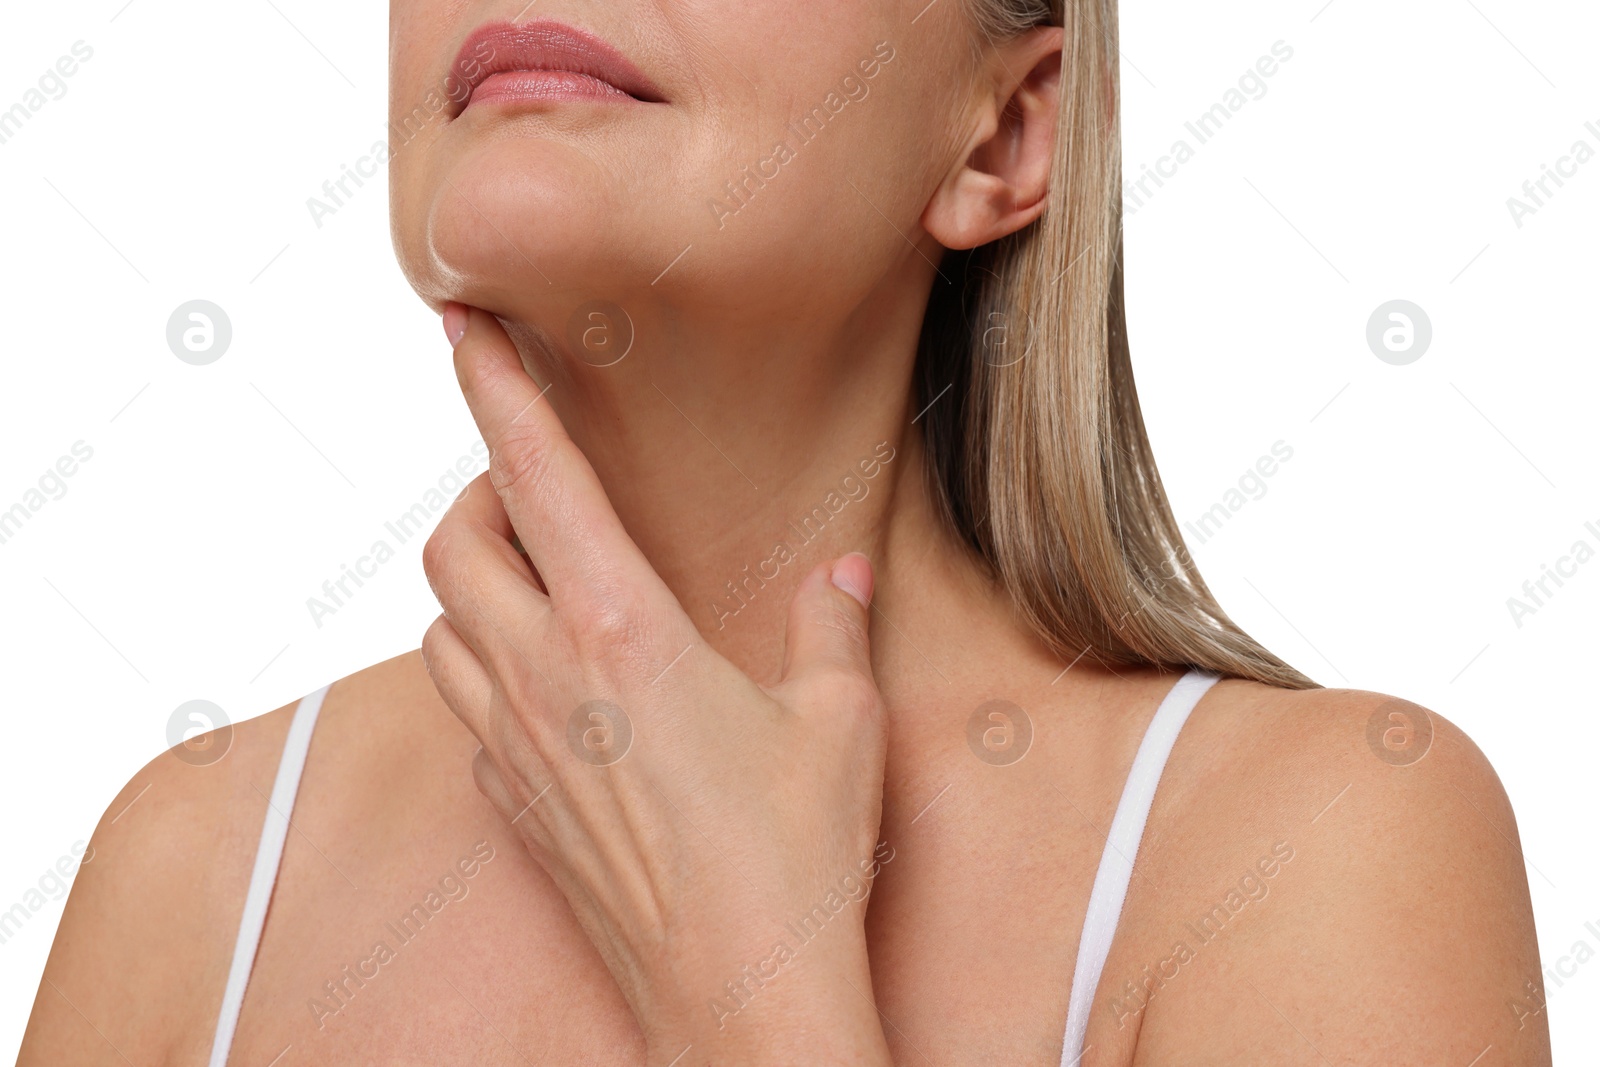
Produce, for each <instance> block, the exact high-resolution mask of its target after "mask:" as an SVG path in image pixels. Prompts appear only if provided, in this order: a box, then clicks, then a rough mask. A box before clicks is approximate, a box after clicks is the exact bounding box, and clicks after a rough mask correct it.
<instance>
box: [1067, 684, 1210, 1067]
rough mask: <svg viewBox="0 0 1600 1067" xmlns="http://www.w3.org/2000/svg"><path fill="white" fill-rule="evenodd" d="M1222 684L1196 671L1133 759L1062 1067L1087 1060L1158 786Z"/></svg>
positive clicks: (1081, 960) (1095, 894)
mask: <svg viewBox="0 0 1600 1067" xmlns="http://www.w3.org/2000/svg"><path fill="white" fill-rule="evenodd" d="M1219 680H1220V679H1219V678H1218V677H1217V676H1216V675H1214V674H1202V673H1200V672H1199V671H1190V672H1189V673H1188V674H1185V675H1184V676H1183V677H1182V678H1179V679H1178V682H1177V684H1176V685H1174V686H1173V687H1172V689H1171V690H1170V691H1169V692H1168V693H1167V696H1166V699H1165V700H1163V701H1162V702H1161V706H1160V707H1159V708H1157V709H1156V716H1155V718H1154V719H1151V720H1150V725H1149V727H1148V728H1147V729H1146V730H1145V732H1144V740H1143V741H1141V742H1140V743H1139V751H1138V753H1136V754H1135V755H1134V757H1133V767H1132V768H1131V769H1130V770H1129V771H1128V780H1127V782H1126V783H1125V784H1124V785H1123V787H1122V799H1121V800H1120V801H1118V803H1117V813H1116V815H1115V816H1114V817H1113V818H1112V820H1111V833H1110V834H1108V835H1107V836H1106V847H1105V851H1104V852H1102V853H1101V854H1100V869H1099V870H1098V871H1097V872H1095V876H1094V889H1092V890H1091V891H1090V893H1089V910H1088V912H1087V913H1085V915H1084V917H1083V936H1082V937H1081V938H1080V939H1079V940H1078V962H1077V964H1076V965H1075V966H1074V967H1073V969H1072V992H1071V996H1070V999H1069V1000H1068V1002H1067V1036H1066V1039H1065V1041H1064V1042H1063V1043H1062V1046H1061V1067H1076V1064H1077V1062H1078V1061H1079V1060H1080V1059H1082V1058H1083V1053H1084V1051H1085V1049H1084V1047H1083V1036H1084V1034H1085V1033H1087V1032H1088V1030H1089V1009H1090V1008H1091V1007H1092V1006H1093V1004H1094V995H1095V992H1096V990H1098V988H1099V986H1100V972H1101V971H1103V970H1104V969H1105V965H1106V957H1107V956H1109V955H1110V954H1111V941H1112V938H1113V937H1114V936H1115V935H1116V932H1117V920H1118V919H1120V918H1121V917H1122V902H1123V900H1124V899H1126V898H1127V895H1128V883H1129V882H1130V881H1131V880H1132V878H1133V861H1134V857H1136V856H1137V855H1138V853H1139V841H1140V839H1141V838H1142V837H1144V824H1145V820H1146V819H1148V818H1149V817H1150V804H1151V802H1152V801H1153V800H1155V796H1156V785H1157V783H1159V782H1160V781H1161V772H1162V770H1163V769H1164V768H1165V767H1166V765H1167V757H1168V756H1169V755H1171V754H1172V745H1173V743H1174V742H1175V741H1177V740H1178V731H1179V730H1181V729H1183V724H1184V722H1186V721H1187V720H1188V718H1189V713H1190V712H1191V711H1193V710H1194V706H1195V705H1196V704H1198V703H1199V702H1200V698H1201V697H1202V696H1204V695H1205V693H1206V690H1208V689H1210V688H1211V687H1212V686H1213V685H1216V684H1217V682H1218V681H1219Z"/></svg>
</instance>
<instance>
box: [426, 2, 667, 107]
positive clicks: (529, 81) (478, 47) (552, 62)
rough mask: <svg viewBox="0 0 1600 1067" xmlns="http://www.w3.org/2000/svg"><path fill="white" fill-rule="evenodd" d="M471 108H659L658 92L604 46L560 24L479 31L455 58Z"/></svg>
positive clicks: (504, 24)
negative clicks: (523, 104) (596, 103)
mask: <svg viewBox="0 0 1600 1067" xmlns="http://www.w3.org/2000/svg"><path fill="white" fill-rule="evenodd" d="M454 69H455V70H456V71H458V72H460V74H461V76H462V77H465V78H466V79H467V84H468V87H469V95H468V96H467V97H466V99H465V100H464V102H462V103H461V104H460V105H458V113H459V112H460V111H465V110H466V109H467V108H470V107H472V106H474V105H480V104H487V103H491V102H494V103H514V102H517V101H536V100H604V101H618V100H638V101H643V102H647V103H660V102H663V101H664V100H665V97H663V96H662V94H661V90H659V89H657V88H656V86H655V84H654V83H653V82H651V81H650V79H649V78H647V77H645V75H644V73H643V72H642V71H640V70H639V68H638V67H636V66H634V65H633V64H632V63H631V62H629V60H628V58H627V57H626V56H624V55H623V54H622V53H621V52H619V51H617V50H616V49H615V48H613V47H612V46H611V45H610V44H608V43H607V42H605V41H603V40H601V39H600V38H598V37H596V36H594V35H593V34H591V33H586V32H584V31H583V30H579V29H576V28H574V27H572V26H568V25H565V24H564V23H560V22H551V21H548V20H541V21H538V22H529V23H524V24H522V25H520V26H514V25H512V24H511V23H509V22H493V23H489V24H487V25H484V26H480V27H479V28H478V29H477V30H475V31H473V33H472V34H471V35H470V36H469V37H468V38H467V39H466V41H465V43H463V44H462V46H461V51H460V53H459V54H458V55H457V56H456V64H455V68H454Z"/></svg>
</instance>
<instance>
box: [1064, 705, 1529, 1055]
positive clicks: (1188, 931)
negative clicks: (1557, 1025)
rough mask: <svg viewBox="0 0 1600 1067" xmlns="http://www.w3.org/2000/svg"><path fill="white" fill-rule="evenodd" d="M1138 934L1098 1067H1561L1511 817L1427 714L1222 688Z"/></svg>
mask: <svg viewBox="0 0 1600 1067" xmlns="http://www.w3.org/2000/svg"><path fill="white" fill-rule="evenodd" d="M1123 926H1124V928H1123V930H1121V931H1120V933H1119V937H1118V940H1117V944H1116V945H1115V946H1114V948H1113V950H1112V955H1111V959H1110V960H1109V961H1108V963H1107V966H1106V970H1105V973H1104V975H1103V977H1102V980H1101V982H1100V986H1099V990H1098V992H1097V995H1096V998H1095V1007H1094V1012H1093V1015H1092V1022H1091V1026H1090V1030H1089V1034H1088V1041H1087V1043H1088V1044H1089V1045H1091V1046H1093V1051H1091V1052H1090V1053H1088V1054H1087V1055H1086V1056H1085V1058H1084V1062H1085V1064H1086V1065H1087V1064H1095V1063H1118V1064H1120V1063H1130V1062H1131V1063H1134V1064H1170V1063H1184V1064H1196V1065H1198V1064H1211V1063H1215V1064H1225V1063H1241V1062H1247V1063H1259V1062H1271V1063H1306V1064H1318V1063H1336V1064H1345V1063H1352V1064H1354V1063H1361V1064H1365V1063H1374V1064H1376V1063H1399V1062H1406V1063H1459V1064H1463V1065H1464V1064H1468V1063H1473V1062H1478V1061H1479V1060H1478V1058H1479V1057H1480V1056H1482V1055H1483V1054H1484V1053H1485V1052H1486V1051H1487V1050H1491V1049H1492V1050H1493V1057H1494V1059H1493V1062H1495V1063H1500V1064H1543V1063H1548V1062H1550V1044H1549V1031H1548V1025H1547V1020H1546V1018H1545V1016H1544V1015H1543V1014H1542V1013H1541V1012H1539V1011H1538V1002H1537V1001H1530V1000H1529V996H1528V983H1529V982H1530V981H1531V982H1533V983H1534V984H1535V988H1538V987H1539V985H1540V983H1541V978H1540V966H1539V959H1538V952H1537V946H1536V942H1535V937H1534V929H1533V913H1532V906H1531V901H1530V899H1529V894H1528V885H1527V876H1526V871H1525V865H1524V861H1523V857H1522V854H1521V848H1520V845H1519V841H1518V834H1517V827H1516V820H1515V818H1514V817H1513V815H1512V811H1511V806H1510V804H1509V802H1508V801H1507V799H1506V795H1505V791H1504V789H1503V788H1502V787H1501V784H1500V781H1499V779H1498V778H1497V777H1496V775H1495V773H1494V770H1493V768H1491V767H1490V765H1489V763H1488V760H1487V759H1486V758H1485V757H1484V755H1483V753H1482V752H1480V751H1479V750H1478V748H1477V746H1476V745H1474V744H1473V743H1472V741H1471V740H1470V739H1469V738H1468V737H1467V736H1466V735H1465V734H1463V733H1462V732H1461V731H1460V730H1459V729H1458V728H1457V727H1456V726H1454V725H1453V724H1452V723H1450V722H1449V721H1448V720H1446V719H1445V718H1444V717H1443V716H1440V715H1438V714H1436V713H1433V712H1429V711H1426V710H1425V709H1422V708H1419V707H1418V706H1416V705H1415V704H1410V703H1408V702H1405V701H1398V700H1395V699H1394V698H1392V697H1387V696H1383V695H1380V694H1376V693H1369V692H1360V691H1353V690H1313V691H1309V692H1284V691H1279V690H1274V689H1270V688H1267V687H1264V686H1259V685H1256V684H1254V683H1248V682H1238V681H1226V682H1222V683H1220V684H1219V685H1218V686H1217V687H1216V689H1215V690H1213V692H1212V694H1211V695H1209V696H1208V697H1207V698H1206V699H1205V700H1203V701H1202V702H1201V704H1200V706H1199V707H1198V708H1197V709H1196V712H1195V714H1194V716H1193V718H1192V719H1191V720H1190V723H1189V724H1188V726H1187V727H1186V728H1185V731H1184V734H1183V735H1182V736H1180V738H1179V741H1178V745H1177V747H1176V749H1175V750H1174V753H1173V757H1172V762H1171V764H1170V765H1169V768H1168V774H1167V776H1166V777H1165V779H1164V780H1163V782H1162V786H1161V790H1160V792H1159V793H1158V794H1157V797H1156V802H1155V807H1154V810H1153V812H1152V815H1151V821H1150V829H1149V831H1147V837H1146V840H1145V844H1144V847H1143V849H1142V850H1141V852H1140V856H1139V871H1138V873H1137V874H1136V875H1135V879H1134V885H1133V887H1132V889H1131V890H1130V893H1129V900H1128V911H1127V912H1126V913H1125V915H1124V920H1123ZM1334 976H1337V977H1334Z"/></svg>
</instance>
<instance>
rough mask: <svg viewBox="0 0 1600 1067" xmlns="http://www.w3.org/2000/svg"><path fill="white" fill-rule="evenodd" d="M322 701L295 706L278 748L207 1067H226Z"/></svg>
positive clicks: (314, 697)
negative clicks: (279, 754)
mask: <svg viewBox="0 0 1600 1067" xmlns="http://www.w3.org/2000/svg"><path fill="white" fill-rule="evenodd" d="M327 695H328V687H327V686H323V687H322V688H321V689H319V690H317V691H316V692H315V693H312V694H311V695H309V696H307V697H305V698H303V699H302V700H301V701H300V703H299V705H298V706H297V707H296V708H295V711H294V720H293V721H292V722H290V724H289V736H288V738H287V739H286V740H285V741H284V743H283V756H282V758H280V759H279V761H278V777H277V779H276V780H274V781H273V783H272V799H271V801H269V802H268V804H267V817H266V820H265V822H263V823H262V826H261V843H260V844H259V845H258V846H256V865H255V869H254V870H252V871H251V872H250V891H249V892H248V893H247V894H245V898H244V914H243V915H242V916H240V918H239V938H238V940H236V941H235V942H234V943H233V962H232V963H231V964H229V965H228V986H227V989H225V990H224V991H223V994H222V1011H221V1013H220V1014H219V1015H218V1016H217V1033H216V1036H215V1037H214V1038H213V1039H212V1041H211V1060H210V1067H226V1064H227V1062H228V1050H229V1049H231V1048H232V1047H233V1033H234V1030H235V1029H236V1028H237V1027H238V1025H239V1009H240V1008H242V1007H243V1006H244V991H245V987H246V986H247V985H249V983H250V970H251V968H252V967H254V966H255V962H256V949H257V948H258V947H259V946H260V944H261V930H262V928H263V927H264V926H266V924H267V905H268V904H269V903H270V902H271V901H272V887H273V886H274V885H275V884H276V883H277V881H278V863H279V861H280V860H282V859H283V843H284V840H285V838H287V837H288V835H289V814H290V812H292V811H293V810H294V798H295V794H296V793H297V792H298V791H299V789H300V772H301V771H303V770H305V766H306V753H307V752H308V751H310V749H311V731H312V730H313V729H314V728H315V727H316V725H317V713H318V712H319V711H321V710H322V698H323V697H325V696H327Z"/></svg>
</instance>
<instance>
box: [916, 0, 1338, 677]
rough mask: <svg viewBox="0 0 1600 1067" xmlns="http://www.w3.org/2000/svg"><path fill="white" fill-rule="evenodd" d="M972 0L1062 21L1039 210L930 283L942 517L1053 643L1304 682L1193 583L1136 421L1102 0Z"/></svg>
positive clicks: (924, 388)
mask: <svg viewBox="0 0 1600 1067" xmlns="http://www.w3.org/2000/svg"><path fill="white" fill-rule="evenodd" d="M968 3H969V6H970V7H971V9H972V16H973V20H974V25H975V27H976V28H977V30H978V31H979V34H980V35H981V37H987V38H988V39H990V40H1002V39H1004V38H1006V37H1010V36H1014V35H1017V34H1020V33H1024V32H1026V31H1027V30H1029V29H1032V28H1034V27H1036V26H1040V25H1059V26H1061V27H1062V28H1063V30H1064V40H1063V45H1062V70H1061V112H1060V121H1059V124H1058V126H1057V132H1056V136H1057V144H1056V149H1055V158H1054V160H1053V163H1052V170H1051V175H1050V198H1051V205H1050V207H1049V208H1047V209H1046V211H1045V213H1044V215H1043V217H1041V218H1040V219H1039V220H1038V221H1037V222H1036V223H1034V224H1033V225H1031V226H1029V227H1027V228H1025V229H1024V230H1022V231H1020V232H1018V233H1016V234H1013V235H1012V236H1010V237H1007V238H1005V239H1003V240H1000V241H996V242H994V243H992V244H989V245H985V246H983V247H981V248H977V249H973V250H971V251H968V252H952V253H947V255H946V258H945V262H944V265H943V266H942V267H941V270H942V273H943V274H944V276H946V277H948V278H950V279H951V283H950V284H947V283H946V282H945V281H943V280H935V283H934V291H933V294H932V296H931V297H930V299H929V304H928V312H927V315H926V318H925V320H924V323H923V332H922V339H921V348H920V352H919V355H918V361H917V363H918V375H917V384H918V392H919V400H918V403H917V406H916V409H917V410H919V411H920V410H923V409H926V414H924V415H923V416H922V420H921V421H922V422H923V425H924V430H923V433H924V435H925V438H926V441H927V446H928V456H929V470H930V473H931V476H932V478H933V481H934V483H935V484H934V489H935V492H936V493H937V495H938V496H939V498H940V500H941V501H942V506H943V507H944V510H945V513H946V517H947V518H948V520H949V521H950V523H951V524H952V525H953V527H954V528H955V530H956V531H957V532H958V534H959V535H960V536H961V537H962V538H963V539H964V540H965V541H966V542H967V543H968V544H970V545H971V546H972V547H973V548H974V549H976V551H977V552H978V553H979V555H980V556H981V557H982V558H983V559H984V560H985V561H986V562H987V563H988V564H989V566H990V567H992V568H993V570H994V572H995V573H996V575H997V577H998V578H999V580H1000V582H1001V583H1002V584H1003V585H1004V586H1005V588H1006V589H1007V590H1008V592H1009V593H1010V595H1011V597H1012V599H1013V600H1014V602H1015V603H1016V605H1017V607H1018V609H1019V611H1020V612H1021V614H1022V616H1023V617H1024V618H1025V619H1026V620H1027V621H1028V623H1029V624H1030V625H1031V626H1032V627H1033V629H1034V630H1036V631H1037V632H1038V633H1039V635H1040V636H1041V637H1042V638H1043V639H1044V640H1045V641H1046V642H1047V643H1048V644H1049V646H1050V647H1051V648H1052V649H1053V650H1054V651H1055V652H1056V653H1057V654H1058V655H1060V656H1063V657H1077V656H1080V655H1082V656H1087V657H1089V658H1091V659H1095V660H1098V661H1099V662H1101V663H1105V664H1130V665H1133V664H1155V665H1162V666H1168V667H1175V668H1176V667H1183V668H1191V667H1192V668H1199V669H1202V670H1207V671H1213V672H1215V673H1218V674H1221V675H1224V676H1231V677H1236V678H1248V679H1252V680H1254V681H1258V682H1264V683H1266V684H1268V685H1274V686H1280V687H1284V688H1290V689H1309V688H1315V687H1316V683H1315V682H1313V681H1311V680H1310V679H1309V678H1307V677H1306V676H1305V675H1303V674H1301V673H1300V672H1299V671H1297V670H1295V669H1294V668H1293V667H1291V666H1289V665H1288V664H1287V663H1285V662H1284V661H1283V660H1281V659H1279V658H1278V657H1277V656H1275V655H1273V654H1272V653H1271V652H1268V651H1267V650H1266V649H1265V648H1264V647H1262V646H1261V645H1260V644H1259V643H1258V642H1256V641H1255V640H1254V639H1253V638H1251V637H1250V636H1249V635H1248V634H1246V633H1245V632H1244V631H1243V630H1242V629H1240V628H1239V626H1238V625H1237V624H1235V623H1234V622H1233V620H1231V619H1230V618H1228V616H1227V614H1226V613H1225V612H1224V611H1223V610H1222V608H1221V606H1220V605H1219V604H1218V603H1217V600H1216V598H1215V597H1214V596H1213V595H1212V593H1211V591H1210V590H1209V589H1208V588H1207V587H1206V584H1205V581H1204V580H1203V579H1202V578H1201V577H1200V573H1199V570H1198V569H1197V568H1196V566H1195V563H1194V560H1193V559H1192V558H1191V557H1190V555H1189V552H1188V549H1187V547H1186V546H1185V545H1184V542H1183V536H1182V534H1180V533H1179V531H1178V525H1177V522H1176V521H1175V520H1174V518H1173V516H1172V509H1171V506H1170V505H1169V504H1168V502H1167V496H1166V491H1165V490H1164V489H1163V488H1162V485H1161V477H1160V475H1159V474H1158V473H1157V471H1156V464H1155V457H1154V455H1153V453H1152V452H1151V449H1150V441H1149V438H1148V437H1147V436H1146V434H1145V428H1144V419H1143V416H1142V415H1141V414H1140V411H1139V398H1138V394H1137V392H1136V390H1135V388H1134V379H1133V366H1132V362H1131V360H1130V357H1129V352H1128V337H1127V328H1126V318H1125V315H1124V310H1123V292H1122V159H1121V141H1122V137H1121V122H1120V118H1119V109H1118V107H1117V99H1116V97H1117V71H1118V56H1119V51H1118V46H1117V4H1116V0H1076V2H1073V3H1070V4H1066V5H1065V10H1063V0H968ZM979 43H980V44H981V43H982V41H981V39H980V42H979ZM997 339H999V340H998V341H997ZM1019 348H1020V349H1022V352H1021V353H1020V354H1019V353H1018V352H1017V349H1019ZM997 353H998V354H999V358H990V357H991V356H992V355H995V354H997ZM941 394H943V395H941Z"/></svg>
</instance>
